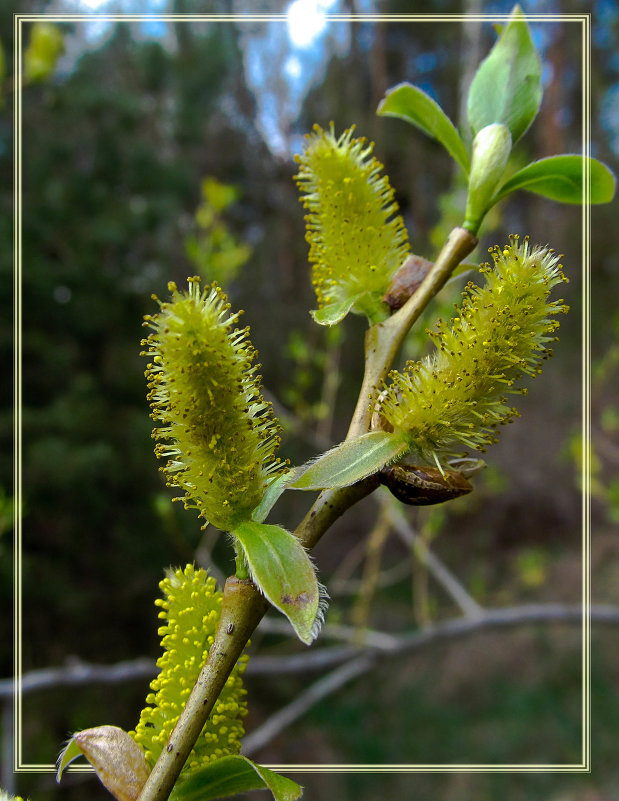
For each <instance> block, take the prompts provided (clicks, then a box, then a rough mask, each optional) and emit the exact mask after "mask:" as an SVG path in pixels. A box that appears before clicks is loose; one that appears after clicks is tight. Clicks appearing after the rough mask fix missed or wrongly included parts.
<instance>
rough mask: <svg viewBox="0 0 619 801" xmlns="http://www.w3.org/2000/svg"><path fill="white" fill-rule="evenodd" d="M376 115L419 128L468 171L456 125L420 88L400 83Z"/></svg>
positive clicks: (382, 102)
mask: <svg viewBox="0 0 619 801" xmlns="http://www.w3.org/2000/svg"><path fill="white" fill-rule="evenodd" d="M376 113H377V114H378V115H379V116H380V117H399V118H400V119H401V120H406V122H410V124H411V125H414V126H416V127H417V128H420V129H421V130H422V131H423V132H424V133H425V134H427V135H428V136H430V137H432V139H436V140H437V141H439V142H440V143H441V144H442V145H443V147H444V148H445V150H446V151H447V152H448V153H449V155H450V156H451V157H452V158H453V159H454V161H455V162H456V163H457V164H458V165H459V166H460V167H461V168H462V170H463V172H464V174H465V175H468V172H469V166H470V165H469V157H468V153H467V152H466V147H465V146H464V142H463V141H462V139H461V137H460V134H459V133H458V131H457V129H456V127H455V125H454V124H453V122H452V121H451V120H450V119H449V117H448V116H447V115H446V114H445V112H444V111H443V109H442V108H441V107H440V106H439V104H438V103H437V102H436V101H435V100H433V99H432V98H431V97H430V96H429V95H427V94H426V93H425V92H423V91H422V90H421V89H420V88H419V87H418V86H413V85H412V84H410V83H400V84H398V85H397V86H394V87H393V89H390V90H389V91H388V92H387V94H386V95H385V97H384V98H383V100H381V102H380V104H379V106H378V110H377V111H376Z"/></svg>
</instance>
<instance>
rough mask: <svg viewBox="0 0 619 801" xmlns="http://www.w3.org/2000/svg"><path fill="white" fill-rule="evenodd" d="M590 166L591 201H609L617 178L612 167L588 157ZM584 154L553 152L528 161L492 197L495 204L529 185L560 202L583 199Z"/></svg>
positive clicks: (572, 201) (534, 190)
mask: <svg viewBox="0 0 619 801" xmlns="http://www.w3.org/2000/svg"><path fill="white" fill-rule="evenodd" d="M588 161H589V169H590V177H591V183H590V193H589V197H588V198H587V200H588V202H589V203H610V201H611V200H612V199H613V197H614V194H615V188H616V184H617V180H616V178H615V176H614V175H613V173H612V171H611V170H610V169H609V168H608V167H607V166H606V165H605V164H603V163H602V162H601V161H598V160H597V159H588ZM584 164H585V159H584V158H583V157H582V156H577V155H572V154H566V155H561V156H550V157H548V158H545V159H540V160H539V161H534V162H532V163H531V164H527V166H526V167H523V169H521V170H519V171H518V172H517V173H515V174H514V175H512V176H511V178H509V180H507V181H506V182H505V183H504V184H503V186H502V187H501V188H500V190H499V191H498V192H497V194H496V195H495V197H494V198H493V204H494V203H496V202H497V201H498V200H500V199H501V198H503V197H505V196H506V195H510V194H511V193H512V192H515V191H516V189H526V190H527V191H528V192H535V194H537V195H543V196H544V197H548V198H550V199H551V200H558V201H559V202H561V203H582V201H583V169H584Z"/></svg>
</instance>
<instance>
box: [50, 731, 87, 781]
mask: <svg viewBox="0 0 619 801" xmlns="http://www.w3.org/2000/svg"><path fill="white" fill-rule="evenodd" d="M81 756H83V753H82V750H81V748H80V747H79V745H78V744H77V743H76V742H75V740H74V739H73V737H71V739H70V740H69V742H68V743H67V744H66V745H65V747H64V748H63V749H62V751H61V752H60V754H59V756H58V761H57V763H56V768H57V771H56V781H57V782H59V781H60V779H61V778H62V774H63V773H64V771H65V770H66V769H67V767H68V766H69V765H70V764H71V762H73V760H74V759H77V758H78V757H81Z"/></svg>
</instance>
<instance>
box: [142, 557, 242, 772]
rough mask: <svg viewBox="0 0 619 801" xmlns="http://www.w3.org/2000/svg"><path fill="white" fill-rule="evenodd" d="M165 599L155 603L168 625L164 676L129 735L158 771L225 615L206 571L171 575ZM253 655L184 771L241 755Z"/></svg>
mask: <svg viewBox="0 0 619 801" xmlns="http://www.w3.org/2000/svg"><path fill="white" fill-rule="evenodd" d="M159 586H160V587H161V590H162V593H163V598H161V599H158V600H157V601H155V604H156V605H157V606H159V607H160V608H161V611H160V612H159V617H160V618H161V619H162V620H163V621H164V623H163V625H162V626H161V628H160V629H159V632H158V633H159V635H160V636H161V644H162V646H163V648H164V652H163V654H162V655H161V656H160V657H159V659H158V660H157V666H158V667H159V671H160V672H159V675H158V676H157V677H156V678H155V679H153V681H152V682H151V685H150V687H151V690H152V692H151V693H149V695H148V696H147V698H146V703H147V704H148V706H146V708H145V709H144V710H142V714H141V715H140V721H139V723H138V725H137V726H136V729H135V731H133V732H129V734H130V735H131V736H132V737H133V738H134V740H135V741H136V742H137V743H138V744H139V745H140V746H141V747H142V749H143V750H144V753H145V756H146V760H147V762H148V764H149V765H150V766H151V767H152V766H153V765H154V764H155V762H156V761H157V757H158V756H159V754H160V753H161V750H162V749H163V747H164V746H165V744H166V743H167V741H168V738H169V736H170V734H171V733H172V730H173V728H174V726H175V725H176V721H177V720H178V717H179V715H180V713H181V711H182V709H183V707H184V705H185V702H186V700H187V698H188V696H189V694H190V692H191V690H192V688H193V686H194V684H195V682H196V679H197V678H198V674H199V673H200V670H201V668H202V665H203V664H204V662H205V660H206V657H207V655H208V652H209V649H210V647H211V645H212V643H213V638H214V636H215V632H216V630H217V625H218V623H219V618H220V615H221V604H222V597H223V593H221V592H219V591H218V590H217V588H216V583H215V579H214V578H212V577H210V576H208V575H207V573H206V571H205V570H196V569H195V568H194V567H193V565H187V567H186V568H185V569H184V570H182V569H181V568H178V569H177V570H174V571H170V572H169V574H168V575H167V576H166V578H165V579H164V580H163V581H162V582H161V583H160V585H159ZM248 658H249V657H248V656H246V655H243V656H241V658H240V659H239V661H238V662H237V664H236V665H235V667H234V669H233V671H232V673H231V674H230V676H229V677H228V679H227V681H226V684H225V686H224V689H223V690H222V692H221V695H220V696H219V698H218V700H217V702H216V704H215V707H214V708H213V711H212V713H211V716H210V718H209V719H208V721H207V722H206V724H205V725H204V728H203V729H202V732H201V734H200V736H199V738H198V740H197V742H196V744H195V746H194V748H193V750H192V752H191V754H190V755H189V759H188V760H187V763H186V765H185V767H184V769H183V770H184V772H185V773H187V772H191V771H193V770H196V769H198V768H200V767H203V766H204V765H205V764H207V763H208V762H210V761H212V760H213V759H217V758H219V757H221V756H226V755H228V754H238V753H239V751H240V748H241V738H242V737H243V734H244V729H243V723H242V720H243V718H244V717H245V715H246V714H247V703H246V701H245V690H244V689H243V680H242V678H241V676H242V674H243V671H244V670H245V666H246V664H247V660H248Z"/></svg>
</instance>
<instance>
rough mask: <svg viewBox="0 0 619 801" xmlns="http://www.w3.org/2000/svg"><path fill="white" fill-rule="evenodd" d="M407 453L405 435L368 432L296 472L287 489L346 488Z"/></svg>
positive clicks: (407, 447)
mask: <svg viewBox="0 0 619 801" xmlns="http://www.w3.org/2000/svg"><path fill="white" fill-rule="evenodd" d="M409 449H410V446H409V444H408V442H407V440H406V438H405V435H403V434H401V433H398V434H395V433H388V432H387V431H370V433H369V434H362V435H361V436H360V437H355V438H354V439H349V440H346V441H345V442H342V443H341V444H340V445H338V446H337V447H336V448H333V449H332V450H330V451H327V452H326V453H323V454H322V456H319V457H318V458H317V459H316V460H315V461H312V462H308V464H307V465H304V466H303V467H301V468H299V470H300V472H299V477H298V478H297V479H296V480H295V481H293V482H291V483H290V484H289V485H288V486H289V488H290V489H300V490H318V489H326V488H331V489H333V488H335V487H347V486H349V485H350V484H354V483H355V482H356V481H361V479H363V478H365V477H366V476H369V475H371V474H372V473H376V472H378V470H380V469H381V467H384V466H385V465H386V464H388V463H389V462H392V461H393V460H394V459H397V458H398V457H399V456H403V455H404V454H405V453H406V452H407V451H408V450H409Z"/></svg>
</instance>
